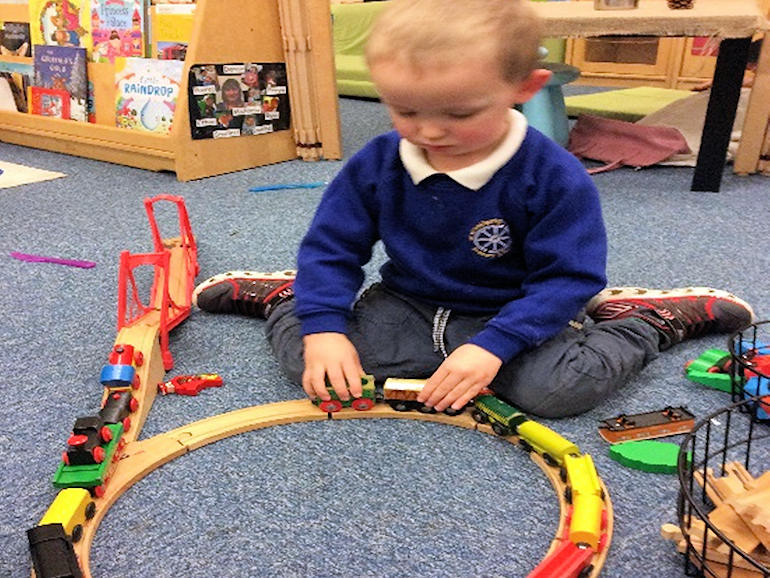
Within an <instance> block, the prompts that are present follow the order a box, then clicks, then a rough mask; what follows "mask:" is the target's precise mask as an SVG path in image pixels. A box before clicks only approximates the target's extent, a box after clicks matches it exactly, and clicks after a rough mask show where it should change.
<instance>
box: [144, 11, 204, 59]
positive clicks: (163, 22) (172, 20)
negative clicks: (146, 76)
mask: <svg viewBox="0 0 770 578" xmlns="http://www.w3.org/2000/svg"><path fill="white" fill-rule="evenodd" d="M194 19H195V4H159V5H157V6H153V7H152V8H151V9H150V39H151V55H152V57H153V58H158V59H160V60H184V58H185V56H186V54H187V45H188V43H189V41H190V36H191V35H192V27H193V21H194Z"/></svg>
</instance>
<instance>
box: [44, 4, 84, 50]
mask: <svg viewBox="0 0 770 578" xmlns="http://www.w3.org/2000/svg"><path fill="white" fill-rule="evenodd" d="M89 29H90V15H89V12H88V0H29V34H30V38H31V41H32V44H33V45H35V44H52V45H57V46H79V47H82V48H88V49H90V48H91V35H90V31H89Z"/></svg>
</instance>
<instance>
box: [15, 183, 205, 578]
mask: <svg viewBox="0 0 770 578" xmlns="http://www.w3.org/2000/svg"><path fill="white" fill-rule="evenodd" d="M158 201H170V202H172V203H174V204H175V205H176V208H177V212H178V217H179V236H178V237H175V238H172V239H161V236H160V232H159V230H158V226H157V223H156V221H155V217H154V210H153V207H154V204H155V203H157V202H158ZM145 209H146V211H147V215H148V218H149V221H150V226H151V229H152V236H153V244H154V249H155V252H154V253H146V254H135V255H132V254H130V253H129V252H128V251H124V252H123V253H122V254H121V256H120V270H119V275H118V337H117V339H116V341H115V345H114V346H113V347H112V349H111V350H110V353H109V355H108V359H107V364H105V365H104V366H103V367H102V369H101V373H100V376H99V381H100V383H101V386H102V390H101V392H102V401H101V405H100V408H99V410H98V411H97V412H96V413H94V414H91V415H85V416H80V417H78V418H76V419H75V423H74V425H73V427H72V433H71V434H70V436H69V438H68V439H67V441H66V448H65V450H64V451H63V453H62V458H61V461H60V463H59V466H58V468H57V469H56V472H55V474H54V476H53V485H54V487H56V488H58V489H59V490H60V491H59V493H58V494H57V496H56V498H55V499H54V501H53V502H52V504H51V506H50V507H49V508H48V510H47V511H46V513H45V514H44V515H43V517H42V518H41V520H40V522H39V523H38V525H37V526H35V527H33V528H31V529H29V530H28V531H27V538H28V541H29V548H30V554H31V558H32V563H33V566H34V570H35V573H36V575H37V578H51V577H54V576H55V577H62V576H72V577H75V578H77V577H79V576H82V572H81V569H80V567H79V565H78V560H77V557H76V555H75V552H74V548H73V544H76V543H78V541H79V540H80V538H81V535H82V533H83V526H84V525H85V524H86V523H87V521H89V520H90V519H91V518H93V517H94V515H95V513H96V505H95V500H98V499H99V498H100V497H102V496H103V495H104V492H105V486H106V484H107V483H108V481H109V479H110V476H111V475H112V473H113V471H114V470H115V468H116V466H117V463H118V460H119V459H120V457H121V453H122V450H123V448H124V446H125V444H126V442H127V441H132V440H133V439H135V438H136V436H137V435H138V430H139V429H140V428H141V426H142V425H143V423H144V419H145V418H146V416H147V413H148V412H149V409H150V406H151V405H152V402H153V400H154V397H155V393H156V391H157V384H158V383H159V382H160V381H161V378H162V377H163V374H164V373H165V371H166V370H168V369H171V366H172V365H173V360H172V359H171V354H170V353H169V351H168V332H169V330H170V329H172V328H173V327H174V326H176V325H177V324H178V323H180V322H181V321H182V320H184V318H185V317H186V316H188V315H189V312H190V306H191V296H192V289H193V282H194V279H195V276H196V275H197V273H198V262H197V251H196V247H195V240H194V238H193V236H192V232H191V229H190V222H189V219H188V217H187V210H186V208H185V206H184V201H183V199H182V198H181V197H174V196H169V195H159V196H156V197H154V198H151V199H145ZM140 266H149V267H152V268H153V271H154V276H153V281H152V287H150V288H149V291H150V297H149V300H148V303H147V304H143V303H142V302H141V300H140V298H139V295H140V291H139V287H138V285H137V282H136V280H135V278H134V274H133V271H134V269H135V268H137V267H140Z"/></svg>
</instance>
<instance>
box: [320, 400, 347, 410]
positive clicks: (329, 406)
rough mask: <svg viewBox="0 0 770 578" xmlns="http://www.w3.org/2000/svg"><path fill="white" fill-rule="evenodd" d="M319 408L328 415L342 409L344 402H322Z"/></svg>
mask: <svg viewBox="0 0 770 578" xmlns="http://www.w3.org/2000/svg"><path fill="white" fill-rule="evenodd" d="M318 407H320V408H321V410H322V411H325V412H327V413H334V412H335V411H339V410H341V409H342V402H341V401H340V400H338V399H330V400H329V401H322V402H321V403H320V404H318Z"/></svg>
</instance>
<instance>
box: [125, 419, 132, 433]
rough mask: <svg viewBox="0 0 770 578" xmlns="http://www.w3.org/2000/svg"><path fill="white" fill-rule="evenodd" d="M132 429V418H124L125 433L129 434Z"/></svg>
mask: <svg viewBox="0 0 770 578" xmlns="http://www.w3.org/2000/svg"><path fill="white" fill-rule="evenodd" d="M130 429H131V418H130V417H124V418H123V431H124V432H127V431H128V430H130Z"/></svg>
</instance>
